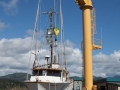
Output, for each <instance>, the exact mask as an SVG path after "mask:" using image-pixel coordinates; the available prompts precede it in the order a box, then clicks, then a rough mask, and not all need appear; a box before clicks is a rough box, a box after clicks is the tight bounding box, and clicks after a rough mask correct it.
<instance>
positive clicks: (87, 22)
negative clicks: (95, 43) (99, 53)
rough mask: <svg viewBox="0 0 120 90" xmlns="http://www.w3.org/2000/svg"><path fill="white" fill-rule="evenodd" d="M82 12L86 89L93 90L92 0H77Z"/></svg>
mask: <svg viewBox="0 0 120 90" xmlns="http://www.w3.org/2000/svg"><path fill="white" fill-rule="evenodd" d="M76 4H78V5H79V6H80V9H81V10H82V24H83V63H84V77H83V78H84V89H85V90H93V72H92V43H91V42H92V37H91V35H92V33H91V9H92V8H93V6H92V1H91V0H76Z"/></svg>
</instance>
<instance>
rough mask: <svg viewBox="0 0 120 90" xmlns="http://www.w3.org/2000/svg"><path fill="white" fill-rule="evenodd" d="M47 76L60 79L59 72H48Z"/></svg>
mask: <svg viewBox="0 0 120 90" xmlns="http://www.w3.org/2000/svg"><path fill="white" fill-rule="evenodd" d="M47 76H56V77H61V71H52V70H48V71H47Z"/></svg>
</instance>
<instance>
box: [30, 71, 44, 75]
mask: <svg viewBox="0 0 120 90" xmlns="http://www.w3.org/2000/svg"><path fill="white" fill-rule="evenodd" d="M32 74H33V76H42V71H39V70H34V71H33V72H32Z"/></svg>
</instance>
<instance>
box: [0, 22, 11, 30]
mask: <svg viewBox="0 0 120 90" xmlns="http://www.w3.org/2000/svg"><path fill="white" fill-rule="evenodd" d="M6 27H9V24H5V23H4V22H0V30H3V29H4V28H6Z"/></svg>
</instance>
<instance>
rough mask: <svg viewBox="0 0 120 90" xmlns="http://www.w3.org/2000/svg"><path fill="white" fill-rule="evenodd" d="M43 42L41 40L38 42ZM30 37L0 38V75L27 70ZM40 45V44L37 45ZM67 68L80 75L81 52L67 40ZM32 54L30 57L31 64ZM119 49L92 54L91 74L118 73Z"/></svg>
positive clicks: (43, 51)
mask: <svg viewBox="0 0 120 90" xmlns="http://www.w3.org/2000/svg"><path fill="white" fill-rule="evenodd" d="M38 43H39V44H43V43H42V42H38ZM30 46H31V38H30V37H27V38H24V39H22V38H14V39H1V40H0V75H5V74H9V73H15V72H27V67H28V61H29V57H30V52H29V51H30ZM38 47H40V46H38ZM58 50H59V49H58ZM65 51H66V60H67V69H68V70H69V72H70V74H69V75H70V76H82V53H81V51H80V50H79V49H78V48H74V44H73V43H72V42H70V41H69V40H67V41H66V50H65ZM32 52H34V51H32ZM37 53H38V51H37ZM39 53H40V55H39V60H41V61H40V64H43V63H44V59H45V55H48V54H49V53H50V52H49V48H46V46H45V45H43V46H42V49H41V50H40V51H39ZM33 58H34V55H33V54H32V57H31V66H32V63H33V60H34V59H33ZM119 59H120V51H114V52H113V53H112V54H110V55H105V54H103V53H98V54H96V55H94V56H93V75H95V76H102V77H106V76H115V75H120V69H119V66H120V61H119Z"/></svg>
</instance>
